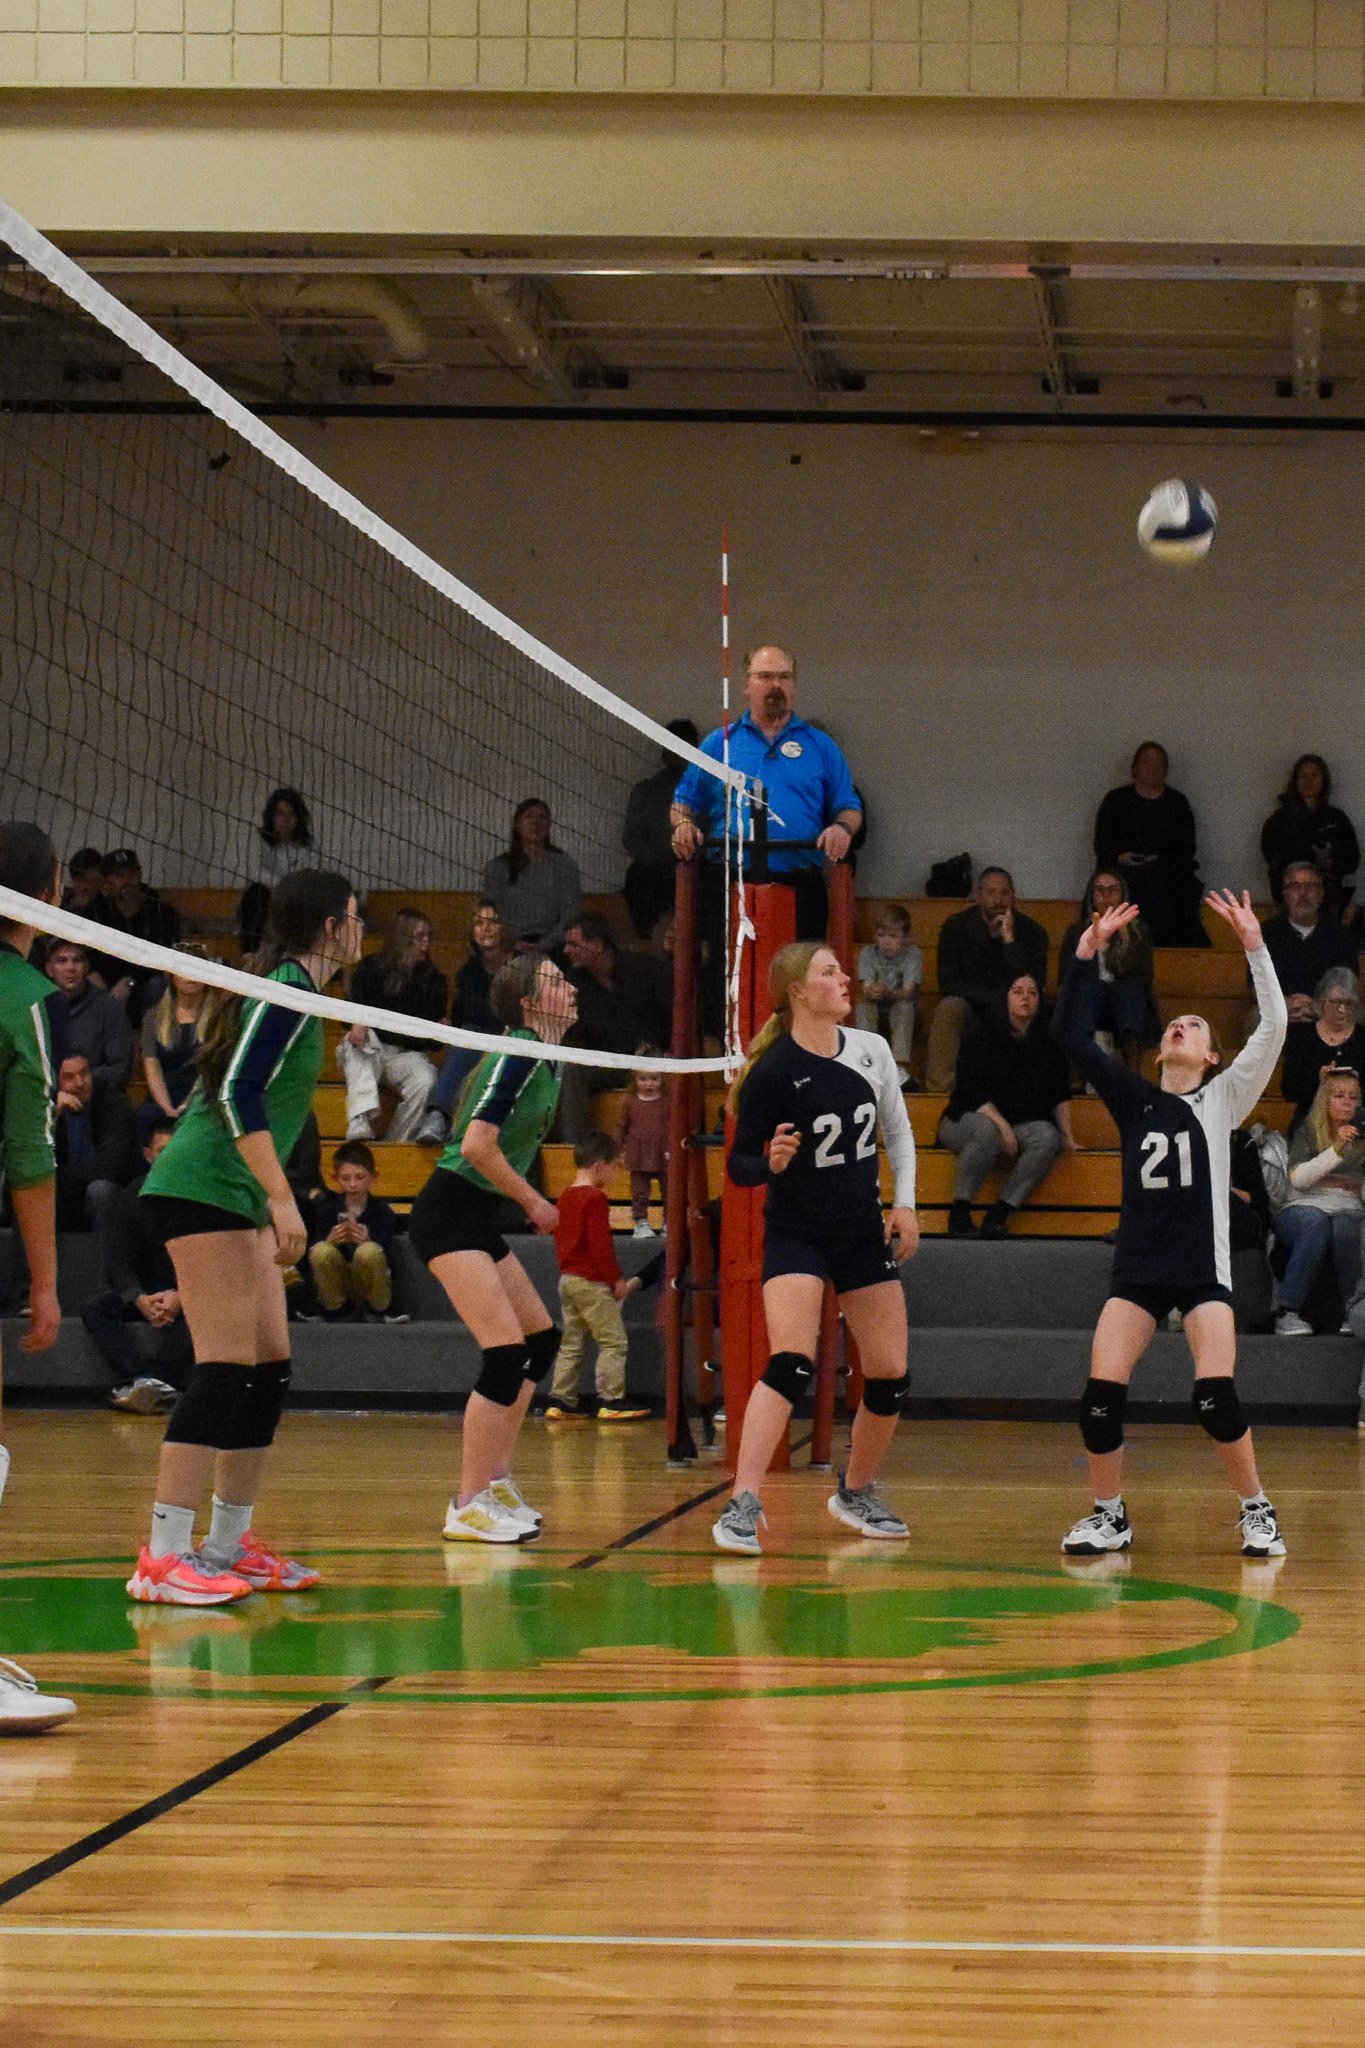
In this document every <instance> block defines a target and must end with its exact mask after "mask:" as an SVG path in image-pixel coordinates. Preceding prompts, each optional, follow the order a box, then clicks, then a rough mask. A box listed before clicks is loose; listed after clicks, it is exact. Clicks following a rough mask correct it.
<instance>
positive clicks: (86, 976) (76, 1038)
mask: <svg viewBox="0 0 1365 2048" xmlns="http://www.w3.org/2000/svg"><path fill="white" fill-rule="evenodd" d="M44 971H45V973H46V974H47V978H48V980H49V981H55V982H56V984H57V987H58V988H59V989H60V990H61V992H62V999H63V1000H62V1002H61V1003H60V1004H58V1005H56V1006H55V1011H54V1022H56V1019H57V1017H61V1018H62V1021H61V1023H59V1024H57V1029H58V1030H59V1032H60V1034H61V1042H62V1049H63V1050H64V1051H65V1052H78V1053H83V1054H84V1056H85V1058H86V1059H87V1060H88V1061H89V1062H90V1071H91V1073H92V1074H93V1075H94V1077H95V1085H96V1087H100V1086H101V1085H104V1084H107V1085H108V1086H110V1087H111V1088H125V1087H127V1085H128V1081H129V1079H130V1077H131V1075H132V1071H133V1034H132V1032H131V1030H130V1029H129V1026H128V1017H127V1013H126V1012H125V1010H124V1007H123V1005H122V1003H120V1002H117V1001H116V1000H115V998H114V997H113V996H111V995H110V994H109V991H108V990H107V989H103V988H98V987H97V986H96V984H95V983H94V982H93V981H92V980H91V979H90V955H89V954H88V953H87V952H86V950H85V948H84V946H78V945H76V944H75V942H74V941H73V940H71V939H57V940H56V941H54V943H53V945H52V946H51V947H50V948H49V950H48V956H47V966H46V969H45V970H44ZM63 1011H64V1015H63Z"/></svg>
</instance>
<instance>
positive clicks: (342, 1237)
mask: <svg viewBox="0 0 1365 2048" xmlns="http://www.w3.org/2000/svg"><path fill="white" fill-rule="evenodd" d="M332 1165H333V1170H334V1171H335V1173H336V1178H337V1188H338V1190H339V1192H338V1193H336V1194H333V1193H332V1192H331V1190H330V1189H327V1188H324V1189H323V1191H322V1193H321V1194H319V1195H317V1196H316V1197H315V1198H314V1201H313V1207H312V1212H311V1214H310V1216H309V1219H308V1264H309V1267H310V1268H311V1270H312V1275H313V1285H314V1286H315V1287H316V1289H317V1294H318V1301H319V1302H320V1303H321V1305H322V1308H323V1311H324V1312H325V1313H326V1314H327V1315H329V1316H342V1315H351V1316H354V1317H356V1318H358V1319H359V1320H361V1321H363V1320H364V1319H365V1318H366V1317H367V1316H373V1317H381V1316H382V1318H383V1319H384V1321H385V1322H386V1323H405V1322H406V1321H407V1320H408V1319H407V1317H406V1316H405V1315H392V1314H390V1312H389V1311H390V1309H391V1306H392V1303H393V1271H392V1268H391V1267H390V1264H389V1252H390V1249H391V1247H392V1245H393V1241H394V1239H395V1238H396V1237H397V1235H398V1218H397V1216H395V1214H394V1212H393V1210H392V1209H391V1208H390V1207H389V1205H388V1203H387V1202H381V1201H380V1199H379V1197H378V1196H377V1195H376V1194H375V1192H374V1180H375V1165H374V1154H373V1152H371V1150H370V1148H369V1146H368V1145H361V1144H346V1145H338V1146H337V1149H336V1152H335V1154H334V1156H333V1160H332Z"/></svg>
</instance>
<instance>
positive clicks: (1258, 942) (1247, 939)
mask: <svg viewBox="0 0 1365 2048" xmlns="http://www.w3.org/2000/svg"><path fill="white" fill-rule="evenodd" d="M1204 901H1205V902H1206V903H1207V904H1208V906H1209V909H1210V910H1215V911H1217V913H1218V915H1219V917H1221V918H1222V920H1223V922H1224V924H1230V925H1231V926H1232V929H1233V930H1234V931H1235V932H1236V934H1237V936H1238V938H1239V939H1240V940H1241V941H1242V944H1243V945H1244V946H1245V947H1246V950H1247V952H1248V953H1259V952H1260V950H1261V948H1262V946H1263V945H1264V944H1265V939H1264V937H1263V935H1262V932H1261V920H1260V918H1259V917H1257V915H1256V913H1255V911H1254V910H1253V909H1252V907H1251V897H1250V894H1249V893H1248V891H1247V890H1245V889H1243V891H1242V893H1241V895H1240V896H1237V895H1236V894H1235V893H1234V892H1233V891H1232V890H1231V889H1210V890H1209V893H1208V895H1207V896H1206V897H1205V898H1204Z"/></svg>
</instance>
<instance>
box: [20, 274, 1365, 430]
mask: <svg viewBox="0 0 1365 2048" xmlns="http://www.w3.org/2000/svg"><path fill="white" fill-rule="evenodd" d="M66 247H67V249H68V252H69V253H70V254H72V255H74V256H75V257H76V258H77V259H78V260H79V261H81V262H82V263H84V264H85V265H86V266H87V267H88V268H89V269H90V270H91V271H92V272H93V273H94V275H95V276H96V277H98V278H99V280H100V281H101V282H102V283H103V284H104V285H106V286H107V287H108V288H109V289H110V290H111V291H112V292H114V293H115V294H116V295H117V296H118V297H120V298H122V299H123V300H125V301H126V302H127V303H128V304H129V305H130V306H131V307H132V308H133V309H134V310H135V311H136V312H138V313H140V314H142V315H144V316H145V317H146V318H147V319H148V320H149V321H150V322H151V323H152V324H153V325H154V326H156V327H157V328H158V329H159V330H160V331H161V332H162V333H163V334H164V335H166V336H167V337H168V338H169V339H170V340H171V341H173V342H174V343H175V344H176V345H177V346H178V347H179V348H180V349H182V350H183V351H184V353H185V354H187V355H188V356H190V357H191V358H192V359H193V360H194V361H195V362H196V363H198V364H200V365H201V366H202V367H203V368H204V369H206V370H208V371H209V372H210V373H211V374H212V375H213V376H215V377H216V378H218V379H219V380H220V381H221V382H222V383H224V384H226V385H227V386H228V387H229V388H230V389H231V390H232V391H233V392H234V393H235V394H236V395H237V396H238V397H240V398H242V399H243V400H244V401H246V402H247V403H250V404H256V405H260V406H262V407H264V408H267V409H274V408H278V407H288V408H290V409H295V408H307V409H309V410H314V409H316V410H320V411H323V412H326V411H337V410H343V409H344V410H352V409H355V408H362V409H365V410H383V409H388V408H392V407H397V408H402V409H404V410H411V409H413V408H419V409H425V408H435V409H439V410H444V409H447V408H449V409H453V410H465V409H468V408H495V409H508V408H512V409H521V408H532V409H541V408H553V409H555V410H559V411H563V410H568V411H571V412H579V411H581V412H585V413H596V412H601V411H611V412H618V411H622V410H625V411H627V412H630V413H637V412H639V411H641V410H644V411H654V410H663V411H671V410H683V411H698V412H701V413H704V414H721V415H726V414H745V413H753V412H778V413H804V414H816V415H826V416H837V415H839V414H841V413H852V414H857V415H863V416H865V415H867V414H868V413H889V414H893V415H895V414H900V415H909V416H911V417H918V418H921V419H925V420H928V421H930V422H932V421H933V420H934V419H936V418H940V417H941V418H943V419H944V420H945V421H952V422H955V423H957V424H959V425H961V424H968V425H970V423H971V422H972V421H975V420H979V421H981V422H982V423H983V424H984V423H988V422H990V421H992V420H996V421H999V420H1018V419H1022V420H1024V421H1028V420H1033V419H1036V420H1038V421H1040V422H1042V421H1048V422H1053V421H1057V420H1059V419H1060V420H1067V419H1074V420H1078V421H1085V420H1106V421H1116V420H1124V421H1126V420H1135V421H1155V420H1161V421H1167V422H1179V423H1184V424H1191V425H1193V424H1210V425H1211V424H1221V423H1229V424H1238V423H1246V424H1252V423H1255V424H1266V423H1273V424H1295V423H1297V424H1301V425H1302V424H1318V425H1326V424H1331V423H1341V424H1343V425H1344V424H1349V423H1361V422H1365V249H1348V250H1329V251H1324V250H1321V249H1314V250H1311V251H1310V250H1301V249H1300V250H1296V249H1284V248H1278V249H1262V250H1255V249H1250V250H1249V249H1247V248H1244V247H1239V248H1237V249H1235V250H1230V249H1218V248H1208V249H1190V248H1179V249H1174V248H1168V249H1160V248H1142V249H1135V248H1132V247H1126V248H1113V247H1109V248H1106V247H1101V246H1089V247H1079V246H1071V247H1066V248H1047V249H1041V248H1032V249H1030V248H1026V247H1009V246H1001V245H997V246H965V245H931V246H917V247H913V248H910V247H905V248H901V247H896V248H890V247H888V246H886V245H879V246H877V247H875V248H855V247H831V246H822V247H819V248H815V249H800V248H795V247H785V248H782V247H764V248H740V247H735V248H720V247H709V248H682V247H679V246H677V245H673V244H670V245H646V244H642V243H635V244H624V245H623V244H619V243H618V244H615V245H613V246H611V247H602V246H592V245H586V244H579V245H573V244H566V243H562V242H561V243H555V244H553V245H551V244H545V245H540V246H537V245H519V246H516V247H508V246H497V247H493V246H486V247H480V246H475V245H469V244H465V245H461V246H459V247H455V246H451V245H439V244H436V243H433V242H421V243H417V242H404V243H402V244H399V245H395V244H393V243H391V242H390V243H383V244H381V243H378V242H375V241H365V240H361V239H356V240H353V241H349V242H341V241H338V240H329V241H327V242H325V243H323V242H316V241H314V242H310V243H303V242H289V241H286V240H279V239H277V240H275V241H272V242H270V243H268V244H267V243H265V242H263V241H253V242H250V243H245V242H244V243H240V244H234V245H228V244H227V243H226V242H225V241H224V240H223V238H221V237H218V238H212V237H204V238H199V239H195V238H181V239H179V240H178V241H177V242H176V244H175V246H174V247H172V246H169V245H167V244H165V243H157V242H153V241H150V240H142V241H134V240H132V239H130V238H127V237H124V238H122V239H112V238H110V239H105V240H103V241H101V242H99V243H96V242H94V241H92V240H89V239H87V240H77V239H74V238H73V239H69V240H68V241H67V243H66ZM0 379H2V385H3V388H2V392H0V395H3V397H5V398H10V399H23V398H30V399H32V398H38V399H42V398H46V397H51V398H56V399H59V400H61V399H68V400H69V399H76V400H78V401H86V402H91V401H93V402H100V401H102V400H107V401H110V402H114V403H119V402H123V403H128V402H136V401H137V400H138V399H139V398H140V397H142V396H145V395H146V394H147V388H148V387H147V386H146V385H145V384H144V383H143V382H142V381H141V380H140V373H139V372H138V371H137V370H136V368H132V367H128V366H123V365H121V362H120V352H119V350H118V349H117V348H114V349H111V348H110V347H109V346H108V345H107V343H106V339H105V338H104V337H102V336H101V335H99V334H98V332H97V331H96V330H94V329H93V328H92V327H91V326H90V325H89V324H88V323H87V322H86V321H85V320H84V318H83V317H82V316H79V315H77V316H75V317H72V314H71V312H70V309H69V308H68V307H67V306H66V303H65V302H64V301H62V300H60V298H59V296H58V295H57V294H56V293H55V292H53V291H52V289H51V288H50V287H48V286H47V285H45V284H44V283H43V282H42V281H41V280H37V279H35V278H33V277H31V276H30V275H29V274H27V273H26V272H24V271H23V269H22V267H21V266H17V265H12V266H11V268H10V269H9V270H8V271H7V272H5V273H4V274H3V277H2V278H0Z"/></svg>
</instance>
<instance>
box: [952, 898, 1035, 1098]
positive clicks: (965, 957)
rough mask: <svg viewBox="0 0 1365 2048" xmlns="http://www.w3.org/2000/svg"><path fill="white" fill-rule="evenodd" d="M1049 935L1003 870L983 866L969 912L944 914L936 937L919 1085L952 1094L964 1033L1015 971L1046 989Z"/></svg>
mask: <svg viewBox="0 0 1365 2048" xmlns="http://www.w3.org/2000/svg"><path fill="white" fill-rule="evenodd" d="M1047 951H1048V945H1047V933H1046V931H1044V929H1043V927H1042V925H1040V924H1038V923H1036V922H1035V920H1034V919H1033V918H1031V917H1026V916H1025V915H1024V913H1023V911H1022V910H1019V909H1017V908H1016V906H1015V899H1014V878H1013V876H1012V875H1011V874H1010V872H1009V870H1008V868H996V867H991V868H982V870H981V873H980V874H979V875H978V877H977V882H976V901H975V904H974V906H973V907H972V908H971V909H970V910H958V911H954V913H953V915H952V916H951V917H949V918H945V919H944V922H943V926H942V928H941V930H940V931H939V935H938V1005H937V1008H936V1009H935V1011H934V1017H933V1022H932V1023H931V1024H930V1026H929V1045H928V1050H927V1053H926V1062H927V1064H926V1072H925V1086H926V1087H927V1088H928V1090H929V1092H930V1094H931V1095H951V1094H952V1092H953V1085H954V1080H955V1077H956V1074H957V1058H958V1048H959V1046H960V1044H961V1042H962V1037H963V1034H964V1032H966V1031H970V1030H971V1028H972V1027H973V1026H974V1025H975V1023H976V1022H977V1021H978V1020H979V1019H981V1018H984V1017H985V1016H986V1015H987V1014H988V1012H989V1011H990V1009H991V1006H992V1004H999V1003H1000V1001H1001V1000H1002V999H1003V997H1004V994H1005V991H1006V989H1007V988H1009V987H1010V985H1011V983H1012V982H1013V981H1014V980H1015V979H1016V978H1017V977H1018V976H1019V975H1021V974H1031V975H1032V976H1033V979H1034V980H1035V981H1036V982H1037V984H1038V986H1039V988H1040V989H1041V988H1046V986H1047Z"/></svg>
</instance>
